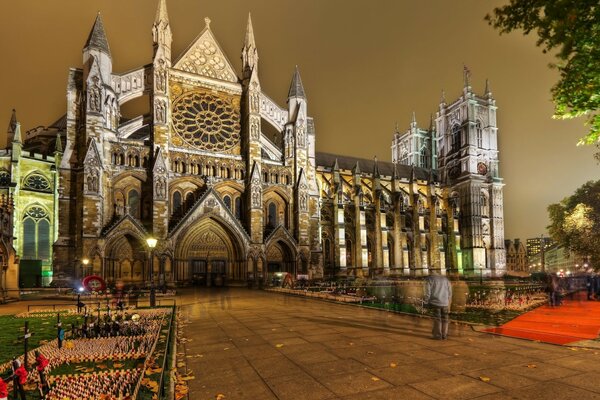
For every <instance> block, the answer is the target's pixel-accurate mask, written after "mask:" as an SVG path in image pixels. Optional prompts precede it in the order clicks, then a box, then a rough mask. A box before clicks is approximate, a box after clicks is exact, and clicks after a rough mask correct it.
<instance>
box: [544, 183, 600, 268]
mask: <svg viewBox="0 0 600 400" xmlns="http://www.w3.org/2000/svg"><path fill="white" fill-rule="evenodd" d="M548 213H549V214H550V225H549V226H548V231H549V232H550V235H551V236H552V238H553V239H554V240H556V241H557V242H558V243H559V244H560V245H562V246H564V247H566V248H569V249H571V250H573V251H575V252H576V253H578V254H580V255H582V256H588V255H591V256H592V262H593V264H594V265H595V266H596V267H600V181H596V182H593V181H590V182H587V183H586V184H584V185H583V186H581V187H580V188H579V189H577V190H576V191H575V193H574V194H572V195H571V196H569V197H566V198H564V199H563V200H562V201H561V202H560V203H557V204H551V205H549V206H548Z"/></svg>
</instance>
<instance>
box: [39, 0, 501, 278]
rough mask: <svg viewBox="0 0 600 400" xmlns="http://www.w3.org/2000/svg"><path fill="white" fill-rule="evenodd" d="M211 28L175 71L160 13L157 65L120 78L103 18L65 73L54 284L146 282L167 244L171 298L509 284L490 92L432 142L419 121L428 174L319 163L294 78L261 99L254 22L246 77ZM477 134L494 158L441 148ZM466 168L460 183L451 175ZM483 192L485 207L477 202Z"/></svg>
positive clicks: (467, 146)
mask: <svg viewBox="0 0 600 400" xmlns="http://www.w3.org/2000/svg"><path fill="white" fill-rule="evenodd" d="M205 22H206V26H205V28H204V30H203V31H202V32H201V33H200V34H199V36H198V37H197V38H196V39H195V40H194V42H193V43H192V44H191V45H190V46H189V47H188V48H187V49H186V50H185V51H184V52H183V54H181V55H180V56H179V57H178V58H176V59H174V58H173V57H172V55H171V42H172V35H171V27H170V22H169V19H168V15H167V9H166V3H165V0H160V1H159V5H158V10H157V13H156V17H155V21H154V24H153V26H152V35H153V42H154V47H153V48H154V51H153V59H152V63H150V64H148V65H146V66H143V67H140V68H137V69H133V70H130V71H128V72H125V73H116V72H114V71H113V70H112V56H111V52H110V47H109V43H108V40H107V38H106V34H105V31H104V27H103V23H102V19H101V17H100V15H98V17H97V19H96V21H95V23H94V26H93V28H92V31H91V33H90V35H89V38H88V40H87V43H86V45H85V47H84V49H83V67H82V68H73V69H71V70H70V72H69V81H68V86H67V114H66V116H65V117H64V118H63V119H62V121H64V123H63V125H64V126H63V128H62V131H61V132H62V134H64V140H61V141H60V142H57V143H58V144H59V145H60V146H59V147H60V148H58V149H56V151H55V154H56V156H55V158H54V159H53V160H54V162H55V163H56V166H55V168H56V170H57V171H58V174H57V175H58V176H59V183H58V185H56V186H54V190H53V193H54V194H55V196H57V201H56V202H55V204H56V207H57V211H56V213H55V214H54V215H57V216H58V228H57V234H56V235H55V238H56V241H55V242H54V248H53V257H54V270H55V271H63V272H66V273H68V274H70V275H74V276H81V275H86V274H90V273H95V274H99V275H102V276H103V277H105V278H106V279H107V280H108V281H116V280H122V281H124V282H126V283H136V284H139V283H142V282H148V280H149V278H150V271H149V267H148V266H149V265H150V262H149V261H150V257H151V253H150V251H149V249H148V248H147V246H146V241H145V239H146V238H147V237H149V236H150V235H152V236H154V237H156V238H157V239H158V245H157V247H156V249H155V250H154V251H153V253H152V254H153V255H154V256H153V257H154V259H153V266H154V270H153V273H152V276H153V277H154V279H155V280H156V281H157V282H160V283H168V284H182V283H190V282H196V283H199V284H202V285H213V284H216V285H220V284H223V282H227V283H235V282H238V283H242V282H246V281H247V280H255V281H256V280H268V279H270V277H271V275H272V274H273V273H275V272H280V271H287V272H292V273H294V274H296V275H300V274H301V275H308V276H311V277H322V276H332V275H354V276H357V277H361V276H372V275H379V274H381V275H392V276H407V275H410V276H421V275H426V274H428V272H429V270H430V269H432V268H434V269H439V270H441V271H442V272H447V271H452V272H455V273H470V272H472V271H473V268H474V265H475V266H481V267H482V268H486V269H487V272H486V273H488V274H500V273H501V272H502V271H503V269H504V263H503V259H502V257H501V256H500V253H499V252H496V251H495V250H494V249H495V247H494V246H495V240H496V239H497V238H500V237H501V239H502V241H501V243H502V248H503V244H504V242H503V239H504V238H503V234H502V231H501V228H502V216H501V213H502V207H501V206H502V203H501V194H502V192H501V183H500V180H499V178H498V175H497V151H496V150H495V147H493V148H492V146H491V144H490V145H488V143H492V142H493V143H494V146H495V143H496V142H495V106H494V101H493V99H492V98H491V94H486V96H488V97H486V98H485V99H482V98H479V97H477V96H475V95H473V94H472V93H471V92H470V87H469V88H468V89H467V88H466V89H465V94H464V96H463V97H461V99H459V100H458V101H457V102H455V103H453V104H451V105H448V106H447V105H446V104H442V105H440V111H439V113H438V116H437V118H436V120H435V127H434V125H432V127H431V128H430V130H427V131H426V130H420V129H418V128H417V127H416V122H413V125H411V129H412V131H411V132H413V134H415V135H418V136H419V138H417V139H418V140H416V139H415V140H412V139H411V140H412V143H414V144H415V145H416V146H418V151H421V150H422V149H427V151H429V152H430V153H431V154H429V153H428V154H427V155H426V156H424V157H421V158H418V157H414V158H413V159H414V160H417V161H418V160H421V161H423V160H424V162H422V163H421V164H418V163H416V164H415V163H413V164H412V166H411V165H402V164H399V163H386V162H377V161H376V160H375V161H371V160H359V159H356V158H351V157H344V156H336V155H331V154H324V153H316V152H315V140H316V139H315V138H316V133H315V125H314V122H313V119H312V118H311V117H310V116H309V115H308V109H307V99H306V94H305V91H304V87H303V85H302V81H301V78H300V74H299V71H298V69H296V70H295V71H294V73H293V76H292V83H291V85H290V89H289V93H288V100H287V106H286V107H281V106H279V105H277V104H276V103H275V102H274V101H273V100H272V99H271V98H270V97H269V96H267V95H266V94H265V93H264V92H263V91H262V89H261V84H260V79H259V73H258V52H257V48H256V43H255V40H254V32H253V29H252V22H251V19H250V18H248V23H247V28H246V35H245V39H244V44H243V49H242V73H241V77H240V76H238V74H237V73H236V71H235V70H234V68H233V67H232V66H231V64H230V63H229V61H228V59H227V56H226V55H225V54H224V53H223V51H222V49H221V47H220V45H219V43H218V42H217V40H216V38H215V36H214V34H213V32H212V30H211V28H210V20H209V19H206V20H205ZM142 96H147V98H148V99H149V110H150V111H149V112H148V113H146V114H144V115H140V116H138V117H136V118H132V119H129V120H124V119H122V118H121V106H122V105H123V104H125V103H127V102H128V101H130V100H133V99H136V98H138V97H142ZM484 103H485V107H484ZM483 108H485V109H486V110H488V111H489V112H488V114H487V116H485V118H484V116H483V115H482V114H481V113H482V111H481V109H483ZM456 110H458V111H456ZM457 113H458V114H457ZM492 120H493V121H494V123H491V122H490V121H492ZM477 121H482V122H485V124H487V125H485V132H486V133H485V135H486V136H485V137H486V139H484V140H487V141H489V142H485V143H486V145H488V147H487V148H486V149H487V150H485V151H483V148H484V147H485V146H480V147H479V148H477V147H476V146H474V145H473V143H472V141H471V139H464V143H463V144H462V145H461V146H459V148H460V152H456V153H453V152H452V151H450V150H445V149H446V148H447V145H446V144H445V138H446V137H447V136H448V135H447V134H446V131H447V126H452V127H453V126H454V125H453V124H454V123H458V124H459V125H460V126H461V129H463V132H464V133H463V135H471V134H472V135H475V134H476V133H475V132H476V131H475V130H476V129H477V126H478V125H477V123H478V122H477ZM43 131H44V132H45V133H44V134H42V133H38V134H36V135H35V136H36V138H37V139H36V140H34V139H33V138H32V139H31V146H33V144H34V143H35V146H37V147H38V148H44V146H46V147H45V148H46V152H48V151H54V150H52V144H49V143H47V141H44V140H43V139H44V138H45V137H46V138H47V137H49V134H48V132H50V131H51V130H49V129H45V130H43ZM435 132H439V135H437V134H436V133H435ZM467 132H468V133H467ZM488 132H489V133H488ZM492 133H493V135H494V137H493V138H492V136H491V135H492ZM329 134H335V133H329ZM488 135H490V136H489V139H488ZM465 137H466V136H465ZM469 137H470V136H469ZM475 137H476V136H473V138H475ZM477 137H478V136H477ZM473 140H475V139H473ZM63 143H64V146H63ZM423 145H424V146H425V147H423ZM63 147H64V151H63ZM436 148H437V150H436ZM452 149H453V151H454V147H453V148H452ZM484 153H485V154H484ZM459 154H460V155H459ZM494 157H496V158H494ZM48 160H50V158H48V157H47V161H48ZM396 161H399V160H396ZM432 163H433V165H432ZM438 164H439V169H436V168H437V167H438ZM458 164H460V165H462V167H457V165H458ZM483 164H485V166H486V167H487V170H486V171H483V170H482V167H481V165H483ZM432 167H433V168H432ZM456 168H458V169H459V170H460V172H459V173H458V174H454V173H453V172H450V171H454V170H455V169H456ZM461 168H462V169H461ZM440 182H444V183H443V184H442V183H440ZM484 194H485V195H486V196H488V197H486V199H489V208H484V205H482V204H480V203H479V201H480V199H481V198H483V197H482V196H484ZM469 196H470V197H469ZM471 197H473V199H474V200H473V201H471V200H469V199H470V198H471ZM471 203H472V205H471ZM475 204H477V206H475ZM486 204H488V203H486ZM475 207H480V208H481V210H479V211H474V210H475ZM486 210H487V211H486ZM498 218H499V220H498ZM498 221H499V222H498ZM463 227H468V228H463ZM486 227H487V228H486ZM461 241H462V245H461ZM486 256H487V260H486V259H485V257H486ZM84 259H89V260H90V263H89V265H88V266H87V267H84V266H83V263H82V260H84ZM473 261H475V263H474V262H473ZM476 272H477V273H479V271H478V270H477V271H476Z"/></svg>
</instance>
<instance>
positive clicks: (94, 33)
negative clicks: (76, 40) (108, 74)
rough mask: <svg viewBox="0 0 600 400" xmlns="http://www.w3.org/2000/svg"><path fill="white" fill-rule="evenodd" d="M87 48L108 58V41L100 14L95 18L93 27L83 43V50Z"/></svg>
mask: <svg viewBox="0 0 600 400" xmlns="http://www.w3.org/2000/svg"><path fill="white" fill-rule="evenodd" d="M88 47H93V48H96V49H98V50H100V51H103V52H104V53H106V54H108V56H110V48H109V47H108V40H107V39H106V32H105V31H104V24H103V23H102V16H101V15H100V13H98V15H97V16H96V21H95V22H94V26H93V27H92V30H91V32H90V35H89V36H88V39H87V41H86V42H85V46H83V48H84V49H87V48H88Z"/></svg>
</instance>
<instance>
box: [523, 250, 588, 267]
mask: <svg viewBox="0 0 600 400" xmlns="http://www.w3.org/2000/svg"><path fill="white" fill-rule="evenodd" d="M543 256H544V257H543V258H542V253H541V252H539V253H538V254H536V255H534V256H532V257H529V258H528V264H529V265H528V269H530V270H531V271H542V270H544V271H546V272H561V271H562V272H582V271H584V270H585V269H586V268H587V266H588V262H587V257H586V256H581V255H579V254H576V253H575V252H573V251H570V250H569V249H567V248H565V247H563V246H559V245H555V246H553V247H550V248H547V249H544V253H543ZM542 267H543V268H542Z"/></svg>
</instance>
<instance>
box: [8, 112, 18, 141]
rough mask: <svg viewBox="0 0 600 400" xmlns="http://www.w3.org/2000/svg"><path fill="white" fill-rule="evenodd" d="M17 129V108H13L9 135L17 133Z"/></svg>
mask: <svg viewBox="0 0 600 400" xmlns="http://www.w3.org/2000/svg"><path fill="white" fill-rule="evenodd" d="M15 129H17V110H15V109H14V108H13V110H12V114H11V116H10V122H9V123H8V129H7V131H6V132H7V133H8V134H9V135H11V134H14V133H15Z"/></svg>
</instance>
